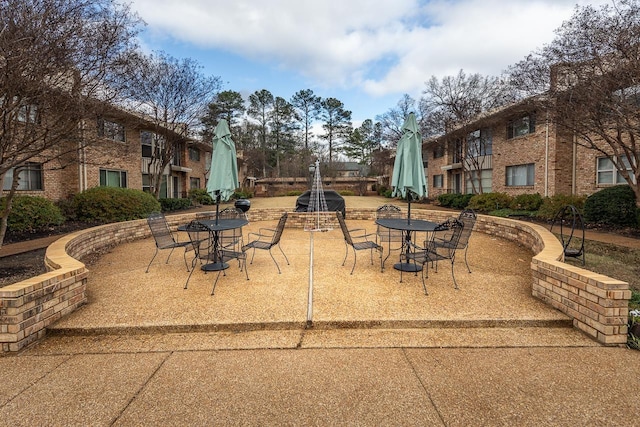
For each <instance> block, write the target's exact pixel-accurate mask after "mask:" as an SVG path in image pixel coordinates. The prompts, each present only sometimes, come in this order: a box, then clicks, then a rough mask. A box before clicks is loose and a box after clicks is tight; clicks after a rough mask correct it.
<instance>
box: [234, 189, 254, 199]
mask: <svg viewBox="0 0 640 427" xmlns="http://www.w3.org/2000/svg"><path fill="white" fill-rule="evenodd" d="M252 197H253V191H251V190H249V189H248V188H241V189H239V190H236V191H235V192H234V193H233V198H234V199H250V198H252Z"/></svg>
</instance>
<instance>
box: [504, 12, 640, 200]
mask: <svg viewBox="0 0 640 427" xmlns="http://www.w3.org/2000/svg"><path fill="white" fill-rule="evenodd" d="M639 40H640V2H639V1H638V0H620V1H618V2H616V3H615V4H614V5H604V6H601V7H600V8H595V7H593V6H584V7H576V9H575V12H574V14H573V16H572V17H571V19H569V20H568V21H566V22H565V23H563V25H562V26H561V27H560V28H559V29H558V30H556V38H555V39H554V40H553V41H552V42H551V43H550V44H549V45H547V46H544V47H543V48H541V49H539V50H538V51H536V52H533V53H532V54H530V55H529V56H528V57H527V58H525V59H524V60H523V61H521V62H520V63H518V64H516V65H515V66H513V67H511V69H510V75H511V78H512V82H513V83H514V85H515V86H516V87H517V89H519V90H520V91H521V93H522V95H526V96H531V95H539V94H542V95H543V96H540V97H538V100H539V102H540V103H541V104H542V105H543V107H546V108H548V110H549V111H553V112H554V117H553V119H554V121H555V124H556V126H557V127H558V130H559V132H563V133H565V134H568V135H572V136H574V141H575V143H576V144H578V145H580V146H583V147H586V148H587V149H591V150H595V151H596V152H599V153H601V154H602V155H603V156H606V157H608V158H609V159H610V160H611V162H612V163H613V165H615V167H616V169H617V172H618V174H619V175H620V176H621V177H622V178H624V180H625V181H626V183H627V184H629V186H630V187H631V188H632V189H633V191H634V193H635V194H636V203H637V205H638V206H639V207H640V188H639V187H638V181H639V180H640V148H639V145H638V142H639V141H640V107H639V106H640V61H639V58H640V43H639V42H638V41H639ZM614 183H615V177H614Z"/></svg>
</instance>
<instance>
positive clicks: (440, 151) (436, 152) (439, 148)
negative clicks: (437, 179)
mask: <svg viewBox="0 0 640 427" xmlns="http://www.w3.org/2000/svg"><path fill="white" fill-rule="evenodd" d="M443 156H444V144H443V143H441V142H439V143H437V144H436V146H435V147H434V148H433V158H434V159H439V158H440V157H443Z"/></svg>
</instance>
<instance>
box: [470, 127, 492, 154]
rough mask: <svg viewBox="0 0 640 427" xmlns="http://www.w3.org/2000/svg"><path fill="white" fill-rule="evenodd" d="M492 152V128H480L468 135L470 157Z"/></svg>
mask: <svg viewBox="0 0 640 427" xmlns="http://www.w3.org/2000/svg"><path fill="white" fill-rule="evenodd" d="M492 152H493V142H492V138H491V129H478V130H476V131H474V132H471V133H470V134H469V135H467V155H468V156H469V157H479V156H488V155H489V154H491V153H492Z"/></svg>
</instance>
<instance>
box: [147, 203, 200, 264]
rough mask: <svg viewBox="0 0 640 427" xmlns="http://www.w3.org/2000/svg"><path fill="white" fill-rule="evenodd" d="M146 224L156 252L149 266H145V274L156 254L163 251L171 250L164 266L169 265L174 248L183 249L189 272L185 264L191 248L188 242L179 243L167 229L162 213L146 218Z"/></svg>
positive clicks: (152, 214) (155, 213) (154, 213)
mask: <svg viewBox="0 0 640 427" xmlns="http://www.w3.org/2000/svg"><path fill="white" fill-rule="evenodd" d="M147 224H149V228H150V229H151V234H152V235H153V239H154V241H155V244H156V252H155V253H154V254H153V257H152V258H151V261H149V265H148V266H147V270H146V271H145V273H148V272H149V267H151V264H152V263H153V260H154V259H155V258H156V255H158V252H159V251H161V250H163V249H171V251H170V252H169V256H168V257H167V261H166V263H165V264H168V263H169V258H171V254H172V253H173V250H174V249H175V248H184V249H185V251H184V254H183V257H184V264H185V265H186V266H187V271H189V264H187V251H188V250H190V249H191V248H192V245H191V242H190V241H185V242H179V241H178V240H177V239H176V238H175V237H174V235H173V233H172V232H171V230H170V229H169V224H167V219H166V218H165V216H164V214H163V213H162V212H153V213H151V214H150V215H149V216H148V217H147Z"/></svg>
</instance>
